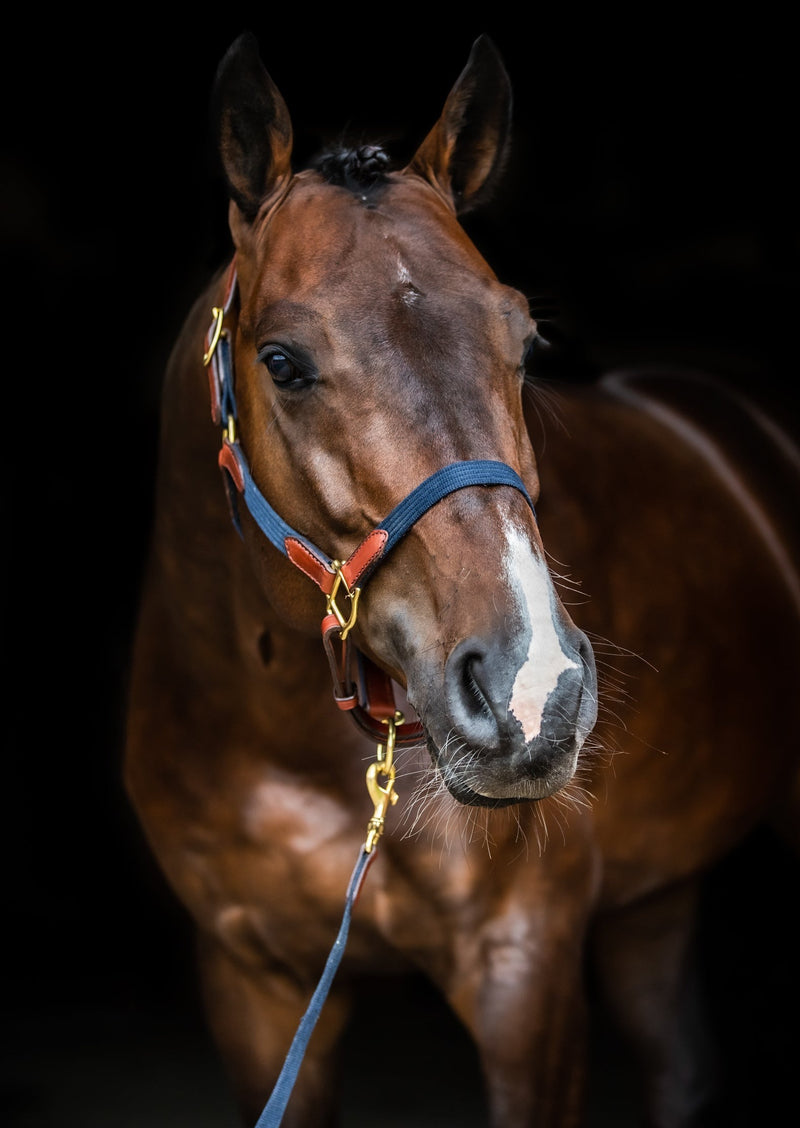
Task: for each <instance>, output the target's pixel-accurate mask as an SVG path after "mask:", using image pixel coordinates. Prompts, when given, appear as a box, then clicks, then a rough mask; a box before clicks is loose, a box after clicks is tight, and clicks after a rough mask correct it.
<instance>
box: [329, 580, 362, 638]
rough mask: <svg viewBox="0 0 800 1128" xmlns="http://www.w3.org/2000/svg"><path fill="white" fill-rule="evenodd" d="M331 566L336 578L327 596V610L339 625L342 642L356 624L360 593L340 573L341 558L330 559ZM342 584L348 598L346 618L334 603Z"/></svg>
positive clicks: (358, 589)
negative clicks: (348, 612) (348, 611)
mask: <svg viewBox="0 0 800 1128" xmlns="http://www.w3.org/2000/svg"><path fill="white" fill-rule="evenodd" d="M331 567H332V568H333V570H334V572H335V573H336V579H335V580H334V581H333V587H332V588H331V593H330V595H329V596H328V597H327V601H328V602H327V611H328V613H329V614H331V613H332V614H333V615H335V617H336V621H337V623H338V624H339V626H340V627H341V631H340V637H341V639H342V642H344V640H345V639H346V638H347V636H348V635H349V633H350V631H351V630H352V629H353V627H354V626H355V625H356V617H357V615H358V597H359V596H360V595H361V588H360V587H354V588H351V587H350V585H349V584H348V582H347V580H346V579H345V578H344V576H343V575H342V568H343V567H344V562H343V561H342V560H331ZM342 584H344V590H345V595H346V597H347V598H348V599H349V600H350V614H349V616H348V617H347V618H346V619H345V617H344V615H343V614H342V612H341V611H340V610H339V607H338V606H337V604H336V595H337V593H338V591H339V588H340V587H341V586H342Z"/></svg>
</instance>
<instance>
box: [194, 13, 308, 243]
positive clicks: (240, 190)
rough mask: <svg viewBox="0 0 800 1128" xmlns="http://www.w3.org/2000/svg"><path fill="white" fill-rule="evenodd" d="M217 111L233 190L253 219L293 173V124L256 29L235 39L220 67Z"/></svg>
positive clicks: (214, 118) (215, 122)
mask: <svg viewBox="0 0 800 1128" xmlns="http://www.w3.org/2000/svg"><path fill="white" fill-rule="evenodd" d="M211 113H212V123H213V129H214V133H215V136H216V140H217V147H218V151H219V155H220V159H221V161H222V170H223V173H224V175H225V181H226V184H227V187H228V194H229V196H230V198H231V200H233V202H234V203H235V204H236V206H237V207H238V208H239V211H240V212H241V213H242V216H243V217H244V219H245V220H246V222H247V223H252V221H253V220H254V219H255V217H256V215H257V214H258V210H259V208H260V207H261V205H262V203H263V202H264V201H265V200H266V199H268V198H269V197H270V196H272V195H273V194H274V193H276V192H277V191H279V190H280V189H281V188H282V187H283V185H284V184H285V183H286V181H287V180H288V178H289V177H290V176H291V157H292V123H291V119H290V117H289V111H288V109H287V108H286V103H285V102H284V100H283V97H282V96H281V94H280V91H279V90H278V88H277V86H276V85H275V83H274V82H273V81H272V79H271V78H270V76H269V74H268V73H267V71H266V69H265V68H264V65H263V63H262V62H261V58H260V56H259V52H258V43H257V41H256V39H255V36H254V35H252V34H251V33H250V32H244V33H243V34H242V35H240V36H239V38H238V39H236V40H235V41H234V42H233V43H232V44H231V46H230V47H229V48H228V51H227V52H226V54H225V56H224V58H223V59H222V62H221V63H220V64H219V67H218V68H217V74H216V78H215V81H214V88H213V93H212V97H211Z"/></svg>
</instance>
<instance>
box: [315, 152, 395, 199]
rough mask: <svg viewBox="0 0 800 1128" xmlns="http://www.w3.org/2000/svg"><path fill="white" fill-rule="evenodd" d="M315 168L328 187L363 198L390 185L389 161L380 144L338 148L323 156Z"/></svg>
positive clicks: (316, 162)
mask: <svg viewBox="0 0 800 1128" xmlns="http://www.w3.org/2000/svg"><path fill="white" fill-rule="evenodd" d="M312 167H313V168H314V169H316V171H317V172H319V173H320V175H321V176H322V177H323V178H324V179H325V181H326V182H327V183H328V184H335V185H337V186H340V187H343V188H347V189H348V190H349V191H351V192H353V193H354V194H356V195H361V196H363V195H364V194H369V193H371V192H375V191H377V190H378V189H380V187H381V186H382V185H384V184H385V183H386V182H387V173H388V172H389V167H390V159H389V156H388V154H387V153H386V151H385V150H384V149H382V148H381V147H380V146H379V145H359V146H356V147H347V146H344V145H342V146H339V147H337V148H335V149H330V150H328V151H326V152H324V153H322V154H321V156H319V157H318V158H317V159H316V160H315V161H314V162H313V164H312Z"/></svg>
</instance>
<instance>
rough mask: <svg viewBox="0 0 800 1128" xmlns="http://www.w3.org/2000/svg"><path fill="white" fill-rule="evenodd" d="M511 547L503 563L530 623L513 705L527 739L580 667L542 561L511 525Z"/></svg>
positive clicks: (507, 536)
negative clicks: (563, 677) (564, 680)
mask: <svg viewBox="0 0 800 1128" xmlns="http://www.w3.org/2000/svg"><path fill="white" fill-rule="evenodd" d="M506 543H507V545H508V547H507V550H506V554H505V558H504V564H505V571H506V578H507V581H508V584H509V586H510V588H511V589H512V591H516V592H517V593H518V595H519V598H520V601H521V604H522V607H521V611H522V616H523V619H524V620H527V621H528V622H529V623H530V627H531V640H530V643H529V645H528V653H527V655H526V657H525V660H524V662H523V663H522V666H521V667H520V668H519V670H518V671H517V676H516V678H515V680H514V688H513V689H512V691H511V701H510V703H509V709H510V710H511V712H512V713H513V714H514V716H515V717H516V718H517V720H518V721H519V723H520V724H521V725H522V731H523V732H524V733H525V739H526V741H530V740H533V738H534V737H535V736H537V735H538V733H539V730H540V729H541V724H542V713H543V712H544V706H545V702H546V701H547V698H548V697H549V696H550V694H551V693H552V692H553V690H554V689H555V688H556V684H557V682H558V678H559V675H560V674H562V673H563V672H564V670H569V669H572V668H577V666H578V663H577V662H574V661H572V659H571V658H568V657H567V655H566V654H565V652H564V650H563V649H562V646H561V640H560V639H559V637H558V632H557V630H556V624H555V618H554V613H553V586H552V580H551V579H550V573H549V572H548V570H547V566H546V565H545V563H544V561H543V560H539V559H538V558H537V557H536V556H534V554H533V551H532V549H531V546H530V543H529V542H528V540H527V539H526V538H525V537H523V536H522V535H521V533H520V532H519V530H517V529H515V528H514V526H513V525H511V524H507V525H506Z"/></svg>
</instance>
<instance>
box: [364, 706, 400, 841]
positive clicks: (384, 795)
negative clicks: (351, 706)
mask: <svg viewBox="0 0 800 1128" xmlns="http://www.w3.org/2000/svg"><path fill="white" fill-rule="evenodd" d="M404 720H405V717H404V716H403V714H402V713H400V712H396V713H395V715H394V717H392V718H390V719H389V720H386V721H384V722H383V723H384V724H385V725H387V726H388V732H387V734H386V743H385V744H379V745H378V751H377V758H376V760H375V761H374V763H372V764H370V766H369V767H368V768H367V791H368V792H369V795H370V799H372V802H373V805H374V807H375V811H374V813H373V815H372V818H371V819H370V820H369V823H368V824H367V840H366V842H365V843H364V850H365V851H366V853H367V854H371V853H372V851H373V849H374V848H375V846H376V845H377V843H378V839H379V838H380V837H381V835H382V834H383V827H384V823H385V822H386V813H387V811H388V810H389V807H391V806H393V805H394V804H395V803H396V802H397V798H398V796H397V792H396V791H395V789H394V777H395V768H394V746H395V741H396V737H397V727H398V726H399V725H402V723H403V721H404ZM378 773H380V774H381V775H383V776H385V777H386V783H385V784H383V785H381V784H380V783H379V782H378Z"/></svg>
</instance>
